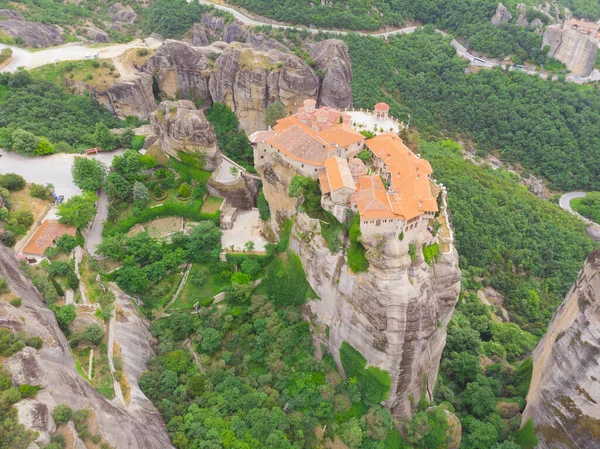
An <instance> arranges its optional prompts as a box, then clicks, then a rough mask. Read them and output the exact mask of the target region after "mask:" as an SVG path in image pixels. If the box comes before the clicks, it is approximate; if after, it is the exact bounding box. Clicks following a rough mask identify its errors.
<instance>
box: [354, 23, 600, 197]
mask: <svg viewBox="0 0 600 449" xmlns="http://www.w3.org/2000/svg"><path fill="white" fill-rule="evenodd" d="M345 40H346V42H347V43H348V45H349V49H350V57H351V59H352V69H353V73H354V77H353V80H352V92H353V96H354V104H355V106H356V107H363V108H370V107H372V106H373V104H374V103H376V102H378V101H385V102H387V103H388V104H390V107H391V109H390V114H391V115H394V116H395V117H398V118H400V119H401V120H404V121H407V120H408V115H409V114H410V115H411V120H412V122H413V123H415V124H416V125H417V127H418V129H419V131H420V132H421V133H422V135H424V136H425V137H440V136H443V135H445V134H447V132H450V133H451V134H452V135H456V134H458V135H459V136H460V138H461V139H463V140H465V141H466V142H473V143H474V144H475V145H476V148H477V150H478V152H479V153H480V154H483V153H486V152H490V151H498V152H499V153H500V156H501V157H502V158H503V159H505V160H508V161H509V162H513V163H517V164H521V165H522V166H523V167H525V169H527V170H530V171H531V172H534V173H536V174H538V175H542V176H543V177H544V178H546V179H547V180H548V181H549V182H550V185H551V187H553V188H555V189H560V190H570V189H575V188H582V189H598V188H600V95H599V93H598V88H597V87H596V86H581V85H576V84H574V83H563V82H553V81H544V80H542V79H540V78H538V77H535V76H529V75H525V74H523V73H518V72H507V73H504V72H502V71H501V70H483V71H481V72H479V73H471V74H465V72H464V71H465V68H466V67H467V62H465V61H462V60H461V59H460V58H459V57H458V56H456V52H455V50H454V48H453V47H451V46H450V45H449V44H448V42H447V41H446V40H445V39H444V38H443V37H442V36H440V35H439V34H438V33H436V32H435V31H434V30H433V29H432V28H427V27H426V28H424V29H423V30H420V31H417V32H415V33H413V34H411V35H404V36H398V37H393V38H390V39H389V40H388V41H383V40H381V39H375V38H365V37H359V36H348V37H346V38H345ZM373 61H377V64H373ZM441 130H446V131H441Z"/></svg>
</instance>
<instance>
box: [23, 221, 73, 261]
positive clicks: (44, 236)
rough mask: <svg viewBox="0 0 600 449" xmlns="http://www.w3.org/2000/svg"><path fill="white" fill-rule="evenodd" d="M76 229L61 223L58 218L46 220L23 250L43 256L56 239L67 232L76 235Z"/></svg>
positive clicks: (25, 252) (26, 252) (24, 252)
mask: <svg viewBox="0 0 600 449" xmlns="http://www.w3.org/2000/svg"><path fill="white" fill-rule="evenodd" d="M76 231H77V230H76V229H75V228H74V227H72V226H67V225H64V224H61V223H59V222H58V220H45V221H44V222H43V223H42V224H41V225H40V227H39V228H38V229H37V230H36V231H35V233H34V234H33V236H32V237H31V239H29V242H28V243H27V245H26V246H25V248H23V250H22V251H21V252H22V253H23V254H33V255H36V256H41V255H43V254H44V251H46V248H48V247H49V246H50V245H52V244H53V243H54V240H55V239H57V238H58V237H60V236H62V235H65V234H68V235H71V236H73V237H75V232H76Z"/></svg>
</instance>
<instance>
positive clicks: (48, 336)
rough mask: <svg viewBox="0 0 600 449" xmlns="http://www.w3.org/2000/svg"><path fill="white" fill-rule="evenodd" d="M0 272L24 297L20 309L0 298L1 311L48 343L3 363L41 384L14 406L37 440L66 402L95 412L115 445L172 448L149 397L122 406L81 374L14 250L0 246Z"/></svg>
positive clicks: (120, 448)
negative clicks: (140, 401) (31, 397)
mask: <svg viewBox="0 0 600 449" xmlns="http://www.w3.org/2000/svg"><path fill="white" fill-rule="evenodd" d="M0 276H1V277H3V278H4V279H6V280H7V281H8V285H9V287H10V288H11V290H12V291H13V292H14V293H15V294H16V295H18V296H19V297H21V298H22V305H21V307H19V308H18V309H17V308H14V307H12V306H10V305H8V304H6V303H4V302H1V301H0V304H1V305H2V307H3V309H2V310H3V313H4V311H10V312H9V313H10V315H14V316H18V317H19V320H20V321H21V322H22V323H23V324H22V326H23V330H24V331H25V332H26V333H27V335H29V336H32V337H33V336H37V337H40V338H41V339H42V340H43V342H44V343H43V346H42V348H41V349H40V350H39V351H37V352H36V351H35V350H33V349H32V348H25V349H24V350H22V351H20V352H18V353H17V354H15V355H13V356H12V357H11V358H10V359H9V360H7V361H5V362H4V363H5V365H6V366H7V369H8V370H9V372H10V373H11V375H12V377H13V381H14V382H23V381H25V382H27V383H33V384H34V385H40V386H41V387H42V388H41V390H40V391H39V392H38V393H37V395H36V397H35V399H32V400H27V401H20V402H18V403H17V404H16V405H15V406H16V407H17V410H18V416H19V421H20V422H21V423H23V424H25V425H26V426H27V427H28V428H31V429H34V430H36V431H38V432H39V437H38V440H37V441H38V442H40V444H46V443H47V442H48V441H49V435H50V434H51V433H52V432H53V431H54V429H55V423H54V420H53V419H52V411H53V410H54V407H56V405H58V404H68V405H69V406H70V407H72V408H73V409H74V410H79V409H91V410H93V411H94V413H95V417H96V421H97V424H98V433H99V434H100V436H101V437H102V438H103V439H104V440H105V441H107V442H108V443H109V444H110V445H112V446H114V447H115V448H117V449H163V448H171V447H172V446H171V443H170V441H169V437H168V435H167V431H166V428H165V426H164V424H163V422H162V419H161V416H160V414H159V413H158V411H157V410H156V409H155V408H154V406H153V405H152V403H151V402H150V401H149V400H148V399H147V398H145V397H144V398H143V405H140V406H139V407H128V408H125V407H119V406H117V405H115V404H114V403H113V402H112V401H109V400H108V399H106V398H105V397H104V396H102V395H101V394H100V393H98V392H97V391H96V390H94V389H93V388H92V386H91V385H90V384H89V383H88V382H87V381H86V380H84V379H83V378H82V377H81V376H80V375H79V374H78V373H77V370H76V368H75V360H74V359H73V356H72V355H71V353H70V350H69V344H68V342H67V340H66V338H65V336H64V335H63V333H62V332H61V330H60V329H59V327H58V324H57V322H56V318H55V317H54V314H53V313H52V312H51V311H50V310H49V309H48V308H47V307H46V306H45V304H44V302H43V301H42V298H41V296H40V294H39V293H38V291H37V290H36V289H35V287H34V286H33V284H32V283H31V280H30V279H28V278H26V277H25V275H24V274H23V273H22V272H21V270H20V268H19V263H18V261H17V259H16V257H15V255H14V253H12V251H11V250H10V249H8V248H6V247H5V246H2V245H0ZM126 363H127V361H125V364H126Z"/></svg>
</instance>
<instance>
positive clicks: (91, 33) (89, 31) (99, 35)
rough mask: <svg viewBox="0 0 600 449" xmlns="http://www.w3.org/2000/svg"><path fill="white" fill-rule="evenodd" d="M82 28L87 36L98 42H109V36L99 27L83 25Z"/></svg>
mask: <svg viewBox="0 0 600 449" xmlns="http://www.w3.org/2000/svg"><path fill="white" fill-rule="evenodd" d="M82 30H83V31H84V32H85V34H86V35H87V37H88V38H90V39H91V40H93V41H94V42H96V43H98V44H106V43H107V42H110V36H109V35H108V34H107V33H106V32H105V31H102V30H101V29H100V28H96V27H83V28H82Z"/></svg>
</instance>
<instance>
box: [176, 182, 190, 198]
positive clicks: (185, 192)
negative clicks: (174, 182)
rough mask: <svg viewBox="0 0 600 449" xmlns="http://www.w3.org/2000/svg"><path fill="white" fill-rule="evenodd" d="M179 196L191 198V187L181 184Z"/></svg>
mask: <svg viewBox="0 0 600 449" xmlns="http://www.w3.org/2000/svg"><path fill="white" fill-rule="evenodd" d="M177 194H178V196H179V198H186V199H187V198H189V197H191V196H192V190H191V189H190V186H188V185H187V184H181V185H180V186H179V190H178V191H177Z"/></svg>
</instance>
